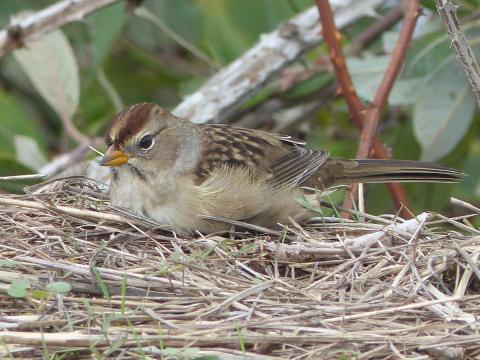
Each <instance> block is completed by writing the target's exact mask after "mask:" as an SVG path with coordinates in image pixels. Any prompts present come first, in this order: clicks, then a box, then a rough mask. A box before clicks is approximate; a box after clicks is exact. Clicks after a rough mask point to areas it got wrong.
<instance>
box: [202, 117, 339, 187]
mask: <svg viewBox="0 0 480 360" xmlns="http://www.w3.org/2000/svg"><path fill="white" fill-rule="evenodd" d="M202 129H203V133H204V135H205V136H204V146H203V148H204V153H203V156H202V161H201V162H200V163H199V166H198V169H197V176H198V178H199V180H200V181H205V180H206V179H207V178H208V177H209V176H211V175H212V174H215V173H216V172H218V171H219V170H220V169H222V168H224V167H225V166H227V167H230V168H232V169H233V168H238V167H242V168H245V169H247V170H248V172H249V174H251V176H253V177H254V178H255V177H257V176H258V178H259V179H263V180H264V181H265V180H266V181H267V183H269V184H273V187H274V188H278V187H292V188H293V187H296V186H298V185H300V184H302V183H303V182H304V181H305V180H306V179H308V178H309V177H310V176H312V175H313V174H314V173H315V172H316V171H317V170H318V168H319V167H320V166H322V164H323V163H324V162H325V161H326V160H327V159H328V158H329V156H330V155H329V153H328V152H327V151H323V150H310V149H305V148H304V147H303V146H302V145H304V143H303V142H301V141H297V140H295V139H293V138H292V137H290V136H287V135H280V134H275V133H269V132H266V131H261V130H252V129H244V128H235V127H229V126H225V125H204V126H202Z"/></svg>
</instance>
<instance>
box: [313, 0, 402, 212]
mask: <svg viewBox="0 0 480 360" xmlns="http://www.w3.org/2000/svg"><path fill="white" fill-rule="evenodd" d="M316 4H317V8H318V11H319V14H320V22H321V25H322V32H323V38H324V39H325V42H326V43H327V45H328V47H329V50H330V59H331V61H332V65H333V67H334V69H335V73H336V76H337V81H338V83H339V86H340V90H341V93H342V95H343V96H344V97H345V100H346V102H347V106H348V109H349V113H350V115H351V117H352V119H353V121H354V122H355V124H356V125H357V126H358V127H359V128H360V129H362V128H363V125H364V122H365V112H364V108H363V104H362V103H361V101H360V99H359V98H358V96H357V94H356V92H355V88H354V86H353V82H352V79H351V77H350V74H349V72H348V69H347V67H346V62H345V56H344V53H343V49H342V46H341V45H340V39H341V36H340V34H339V32H338V31H337V29H336V26H335V22H334V20H333V12H332V9H331V8H330V4H329V2H328V0H316ZM387 96H388V94H387ZM370 127H371V125H370V126H369V128H370ZM374 130H375V129H374ZM374 133H375V131H374ZM367 135H368V134H367ZM371 143H373V144H372V148H373V150H374V156H375V157H376V158H380V159H388V158H389V154H388V152H387V150H386V149H385V147H384V146H383V144H382V143H381V142H380V141H379V140H378V139H377V138H375V137H373V138H372V139H371ZM388 189H389V190H390V193H391V196H392V198H393V200H394V202H395V205H396V206H397V208H399V209H401V210H402V209H403V205H405V206H406V205H407V198H406V195H405V192H404V190H403V188H401V187H400V185H399V184H389V185H388ZM348 199H349V196H348V195H347V196H346V202H349V200H348ZM347 208H351V203H350V204H348V206H347ZM401 215H402V216H403V217H406V218H407V217H410V215H409V214H408V212H407V211H403V210H402V211H401Z"/></svg>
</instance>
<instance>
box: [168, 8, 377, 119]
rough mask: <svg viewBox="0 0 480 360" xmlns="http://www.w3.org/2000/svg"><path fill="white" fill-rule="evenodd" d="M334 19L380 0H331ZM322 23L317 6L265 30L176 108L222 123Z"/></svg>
mask: <svg viewBox="0 0 480 360" xmlns="http://www.w3.org/2000/svg"><path fill="white" fill-rule="evenodd" d="M331 2H332V5H334V6H335V4H337V6H335V22H336V24H337V27H338V28H343V27H345V26H347V25H349V24H351V23H352V22H354V21H355V20H358V19H359V18H360V17H362V16H365V15H371V14H372V13H373V12H374V8H375V7H376V6H378V5H379V4H381V3H382V2H383V1H381V0H361V1H360V0H342V1H331ZM321 40H322V36H321V34H320V25H319V22H318V12H317V9H316V7H312V8H310V9H308V10H306V11H304V12H303V13H301V14H299V15H298V16H296V17H294V18H292V19H290V20H288V21H286V22H284V23H282V24H281V25H280V26H279V27H277V29H275V30H274V31H272V32H271V33H268V34H264V35H262V36H261V37H260V40H259V41H258V42H257V43H256V44H255V45H254V46H253V47H251V48H250V49H249V50H248V51H247V52H246V53H245V54H243V55H242V56H240V57H239V58H237V59H236V60H235V61H234V62H232V63H231V64H230V65H228V66H226V67H225V68H223V69H222V70H220V71H219V72H218V73H217V74H215V75H214V76H213V77H211V78H210V80H208V81H207V82H206V83H205V84H204V85H203V86H202V87H201V88H200V89H199V90H197V91H196V92H195V93H193V94H192V95H190V96H188V97H187V98H185V99H184V100H183V102H182V103H180V104H179V105H178V106H177V107H176V108H175V109H174V110H173V112H174V113H175V114H176V115H178V116H180V117H183V118H186V119H189V120H191V121H193V122H196V123H206V122H215V123H219V122H222V121H223V120H225V119H226V118H228V117H229V116H230V115H231V114H232V113H234V112H235V110H237V109H238V108H239V107H240V106H241V105H242V104H243V102H244V101H245V100H246V99H247V98H248V97H249V96H251V95H252V94H253V93H255V92H256V91H257V90H258V89H260V88H261V87H262V85H264V84H265V83H266V82H267V81H268V80H269V79H270V78H271V77H272V76H274V75H275V74H276V73H277V72H278V71H279V70H281V69H282V68H284V67H285V66H286V65H288V64H289V63H291V62H292V61H294V60H295V59H297V58H298V57H299V56H300V55H301V54H303V53H304V52H305V51H307V50H309V49H311V48H312V47H313V46H315V45H317V44H318V43H320V42H321Z"/></svg>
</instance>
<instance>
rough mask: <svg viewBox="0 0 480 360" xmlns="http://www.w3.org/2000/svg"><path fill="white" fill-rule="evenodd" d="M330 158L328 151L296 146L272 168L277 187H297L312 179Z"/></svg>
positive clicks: (273, 179)
mask: <svg viewBox="0 0 480 360" xmlns="http://www.w3.org/2000/svg"><path fill="white" fill-rule="evenodd" d="M329 157H330V154H329V152H328V151H324V150H311V149H305V148H303V147H300V146H295V147H294V148H293V149H292V151H290V152H289V153H288V154H286V155H284V156H282V157H281V158H279V159H277V160H276V161H275V162H274V163H273V164H272V165H271V167H270V170H271V172H272V175H273V177H272V181H273V183H274V185H275V187H279V186H287V187H288V186H291V187H296V186H298V185H301V184H302V183H303V182H304V181H306V180H307V179H308V178H310V177H311V176H312V175H313V174H314V173H315V172H316V171H317V170H318V169H319V168H320V167H321V166H322V165H323V164H324V163H325V161H327V160H328V159H329Z"/></svg>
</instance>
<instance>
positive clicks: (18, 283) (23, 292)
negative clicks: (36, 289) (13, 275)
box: [7, 279, 30, 298]
mask: <svg viewBox="0 0 480 360" xmlns="http://www.w3.org/2000/svg"><path fill="white" fill-rule="evenodd" d="M28 288H30V282H29V281H28V280H24V279H18V280H14V281H12V283H11V284H10V286H9V287H8V289H7V294H8V295H10V296H12V297H16V298H22V297H25V296H27V294H28V291H27V289H28Z"/></svg>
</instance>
